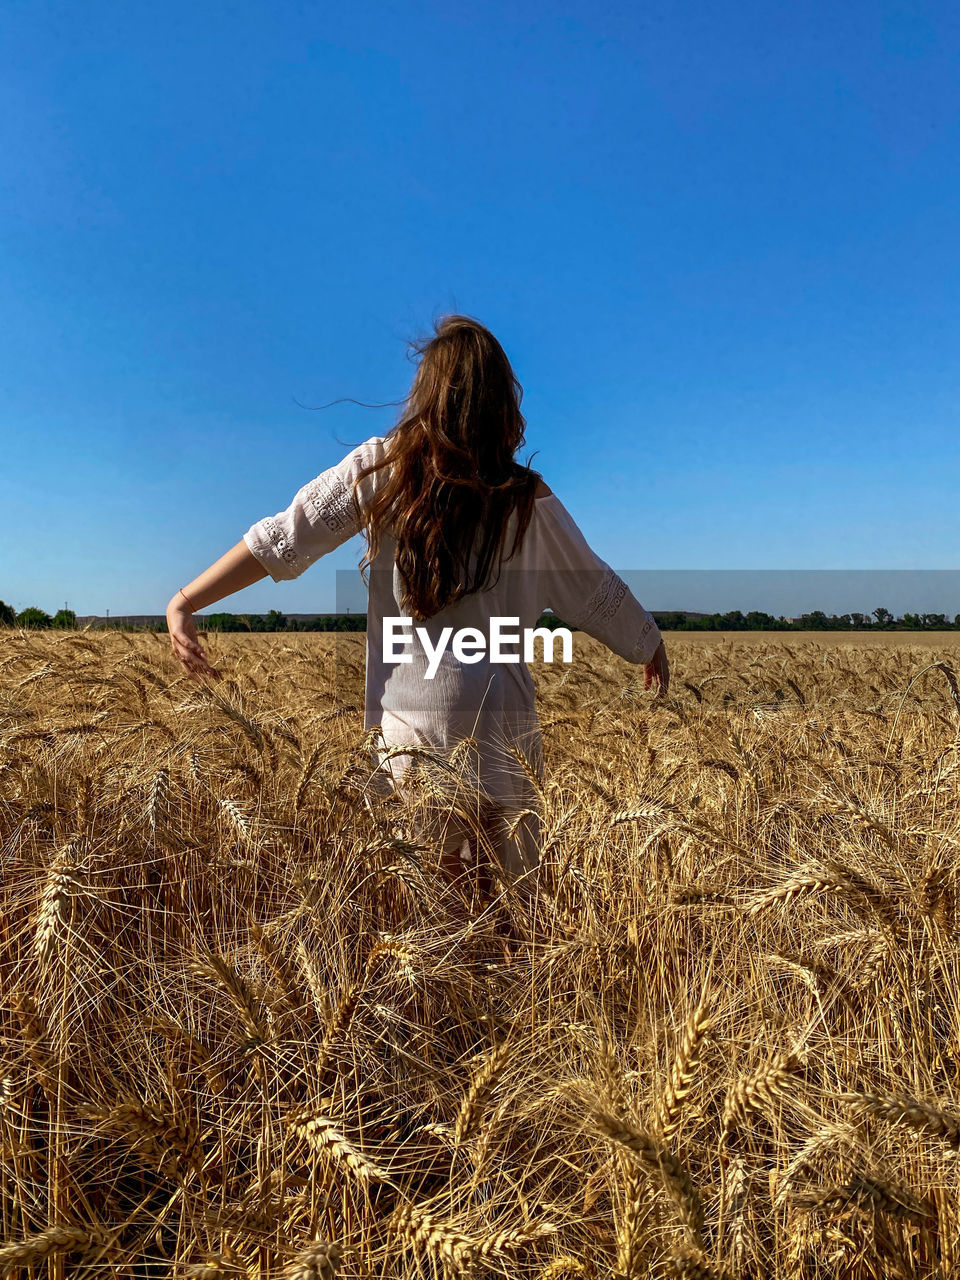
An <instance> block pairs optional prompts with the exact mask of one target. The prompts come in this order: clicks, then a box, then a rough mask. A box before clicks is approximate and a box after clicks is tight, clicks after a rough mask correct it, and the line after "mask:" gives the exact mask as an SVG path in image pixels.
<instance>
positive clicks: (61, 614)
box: [53, 609, 77, 631]
mask: <svg viewBox="0 0 960 1280" xmlns="http://www.w3.org/2000/svg"><path fill="white" fill-rule="evenodd" d="M53 625H54V626H55V627H58V628H60V629H61V630H66V631H71V630H73V628H74V627H75V626H76V625H77V615H76V614H75V613H74V611H73V610H72V609H58V610H57V612H56V613H55V614H54V615H53Z"/></svg>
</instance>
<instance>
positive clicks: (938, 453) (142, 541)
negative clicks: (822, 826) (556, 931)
mask: <svg viewBox="0 0 960 1280" xmlns="http://www.w3.org/2000/svg"><path fill="white" fill-rule="evenodd" d="M958 72H960V10H958V8H957V6H956V5H955V4H953V3H952V2H947V0H944V2H943V3H927V4H924V3H907V2H904V3H884V2H883V0H874V2H871V3H867V2H866V0H847V2H846V3H844V4H841V5H837V4H835V3H827V2H826V0H819V2H817V3H805V2H804V0H795V2H792V3H790V4H773V5H772V4H769V3H759V0H731V3H728V4H716V3H715V2H714V0H711V2H710V3H706V2H703V0H682V2H680V0H677V2H676V3H663V2H661V0H657V2H655V3H646V2H644V0H640V2H638V3H624V4H614V3H605V2H598V0H578V2H577V3H573V2H572V0H564V3H558V4H545V3H541V2H539V0H527V2H526V3H522V4H516V3H509V4H507V3H499V2H497V3H493V2H491V0H478V2H477V3H474V4H470V5H462V4H456V3H453V2H452V0H451V2H450V3H447V4H443V5H440V4H437V3H433V2H430V0H428V2H427V3H421V4H418V5H409V4H400V3H382V2H375V3H357V4H339V5H328V4H307V3H295V2H293V0H275V2H274V3H270V4H266V3H262V2H258V3H253V2H252V0H236V2H234V3H222V2H220V0H204V2H203V3H201V4H197V3H196V2H195V0H192V2H191V3H185V2H183V0H164V3H162V4H157V3H145V2H143V0H128V2H126V3H120V2H119V0H116V2H115V3H104V2H103V0H88V3H84V4H75V3H69V4H68V3H45V2H44V0H4V2H3V3H2V5H0V153H2V155H3V173H2V177H0V231H2V271H0V430H2V433H3V453H2V469H0V508H2V521H0V540H2V541H0V598H3V599H5V600H6V601H7V602H8V603H10V604H13V605H14V606H15V607H16V608H23V607H25V606H26V605H28V604H36V605H39V606H40V607H42V608H45V609H47V610H49V611H53V610H55V609H57V608H59V607H60V606H62V605H63V603H64V601H69V603H70V606H71V607H72V608H74V609H75V610H76V611H77V612H78V613H81V614H83V613H103V612H104V611H105V609H107V608H109V609H110V610H111V612H112V613H114V614H117V613H125V612H143V613H157V612H162V610H163V608H164V606H165V604H166V602H167V600H168V599H169V597H170V595H171V594H172V593H173V592H174V591H175V590H176V588H177V587H178V586H179V585H180V584H181V583H184V582H187V581H189V580H190V579H191V578H192V577H194V576H195V575H196V574H197V573H198V572H199V571H200V570H202V569H203V568H204V567H206V565H207V564H209V563H210V562H211V561H212V560H214V559H216V558H217V557H218V556H219V555H220V554H221V553H222V552H223V551H225V550H226V549H227V548H228V547H229V546H231V545H232V544H233V543H235V542H236V541H237V540H238V539H239V538H240V536H241V535H242V534H243V532H244V531H245V530H246V529H247V528H248V527H249V525H250V524H252V523H253V522H254V521H255V520H257V519H259V518H260V517H261V516H263V515H267V514H272V513H274V512H276V511H278V510H279V509H281V508H282V507H284V506H286V504H287V503H288V501H289V500H290V498H291V497H292V495H293V493H294V492H295V491H296V489H297V488H298V487H299V486H300V485H301V484H303V483H304V482H305V481H306V480H308V479H310V478H311V477H312V476H314V475H315V474H316V473H317V472H319V471H321V470H323V469H324V468H325V467H327V466H329V465H331V464H332V463H333V462H335V461H337V460H338V458H339V457H340V456H342V454H343V453H344V452H345V451H346V449H347V448H348V447H350V446H352V445H353V444H355V443H357V442H359V441H360V440H362V439H364V438H365V437H367V436H369V435H372V434H377V433H382V432H384V431H386V430H387V429H388V428H389V427H390V426H391V425H392V423H393V421H394V420H395V412H396V411H395V410H393V409H383V410H367V409H360V408H357V407H355V406H352V405H339V406H337V407H336V408H334V409H330V410H327V411H325V412H322V413H321V412H313V413H312V412H308V411H307V410H306V409H304V408H301V407H299V405H298V403H297V401H300V402H302V403H303V404H307V405H315V404H320V403H323V402H326V401H329V400H333V399H335V398H337V397H341V396H353V397H355V398H357V399H359V400H366V401H388V400H397V399H399V398H401V397H402V396H403V395H404V393H405V392H406V390H407V388H408V386H409V382H410V378H411V376H412V371H413V366H412V365H411V364H410V363H409V361H408V358H407V352H406V341H407V339H408V338H410V337H411V336H414V335H416V334H420V333H423V332H424V331H425V330H426V329H427V328H428V327H429V325H430V321H431V319H432V317H433V316H435V315H437V314H440V313H442V312H444V311H448V310H460V311H465V312H467V313H469V314H472V315H474V316H477V317H478V318H479V319H480V320H482V321H483V322H484V323H485V324H487V325H489V326H490V327H491V328H492V329H493V330H494V332H495V333H496V334H497V335H498V336H499V337H500V339H501V341H502V342H503V344H504V347H505V348H506V350H507V353H508V355H509V356H510V358H511V359H512V361H513V363H514V366H515V368H516V370H517V373H518V376H519V377H520V380H521V382H522V383H523V385H524V387H525V392H526V394H525V397H524V411H525V413H526V415H527V418H528V446H529V447H530V449H532V450H537V451H538V456H537V458H536V459H535V462H534V465H536V466H538V467H539V468H540V469H541V470H542V471H543V472H544V474H545V476H546V478H547V480H548V482H549V483H550V484H551V485H552V486H553V488H554V489H555V490H556V492H557V493H558V494H559V495H560V496H561V498H562V499H563V500H564V502H565V503H566V505H567V506H568V507H569V509H570V510H571V511H572V513H573V514H574V516H575V517H576V519H577V520H578V521H579V522H580V524H581V526H582V527H583V529H584V531H585V532H586V534H587V536H588V538H589V539H590V541H591V542H592V544H593V545H594V546H595V547H596V549H597V550H598V551H599V552H600V554H601V555H603V556H604V557H605V558H606V559H608V560H609V561H610V562H611V563H613V564H614V565H615V566H616V567H617V568H620V569H622V570H628V569H669V568H698V569H699V568H727V569H729V568H778V567H787V568H842V567H859V568H883V567H898V568H951V569H952V568H955V567H956V566H957V565H958V563H960V557H958V554H957V529H958V515H957V512H958V489H960V465H958V447H960V446H958V442H960V431H958V425H960V424H958V417H960V414H958V406H960V362H958V359H957V353H958V352H960V75H958ZM356 555H357V545H356V543H352V544H350V545H348V546H347V547H346V548H341V550H340V551H338V552H337V553H335V555H334V556H332V557H330V558H329V560H328V561H325V562H321V563H320V564H318V565H316V566H314V567H313V568H311V569H310V570H309V571H308V572H307V573H306V574H305V575H303V576H302V577H301V578H299V579H298V580H297V581H295V582H292V583H286V584H282V585H278V584H274V583H272V582H270V581H269V580H268V581H266V582H265V583H260V584H257V585H256V586H254V587H252V588H250V589H248V590H247V591H245V592H242V593H240V594H239V595H237V596H235V597H232V598H231V600H230V603H229V605H227V606H225V607H229V608H236V609H238V610H240V609H249V610H265V609H268V608H271V607H276V608H279V609H282V610H284V611H288V612H298V611H311V610H315V609H317V610H321V609H327V608H332V607H333V604H334V570H335V569H337V568H341V569H342V568H343V567H345V566H347V565H349V564H351V563H353V562H354V561H355V559H356ZM644 603H646V604H648V605H649V606H650V607H657V605H658V601H656V600H647V601H644ZM671 603H672V604H675V603H676V602H673V601H671ZM873 603H874V604H879V603H881V602H880V601H874V602H873ZM737 604H738V601H736V600H731V601H730V607H735V606H736V605H737ZM688 607H691V608H696V607H697V602H696V601H690V602H688ZM944 607H949V606H948V605H945V606H944ZM957 609H960V601H958V602H957ZM950 611H951V612H953V611H954V610H952V609H951V610H950Z"/></svg>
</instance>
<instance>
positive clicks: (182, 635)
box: [167, 596, 223, 681]
mask: <svg viewBox="0 0 960 1280" xmlns="http://www.w3.org/2000/svg"><path fill="white" fill-rule="evenodd" d="M178 599H179V597H178V596H174V598H173V600H171V601H170V603H169V604H168V605H167V630H168V631H169V632H170V644H171V646H172V648H173V656H174V657H175V658H176V659H177V661H178V662H179V663H180V664H181V666H182V667H183V669H184V670H185V671H186V672H187V674H188V675H190V676H193V678H194V679H195V680H200V681H202V680H203V677H204V676H205V675H206V676H210V677H211V678H212V679H214V680H222V679H223V676H222V674H221V672H219V671H218V670H217V668H216V667H213V666H211V665H210V663H209V661H208V660H207V655H206V654H205V653H204V651H203V648H202V647H201V645H200V637H199V636H198V635H197V624H196V623H195V622H194V620H193V613H192V612H191V611H190V609H188V608H187V606H186V605H185V604H184V603H183V602H182V601H181V603H180V604H177V603H176V601H177V600H178Z"/></svg>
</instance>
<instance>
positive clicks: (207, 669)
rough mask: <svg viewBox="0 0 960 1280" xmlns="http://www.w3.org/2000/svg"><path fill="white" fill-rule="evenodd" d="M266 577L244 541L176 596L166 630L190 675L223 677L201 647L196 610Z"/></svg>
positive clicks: (177, 655) (172, 602) (174, 650)
mask: <svg viewBox="0 0 960 1280" xmlns="http://www.w3.org/2000/svg"><path fill="white" fill-rule="evenodd" d="M266 576H267V571H266V569H265V568H264V567H263V565H262V564H261V563H260V562H259V560H257V558H256V557H255V556H254V554H253V552H252V551H251V550H250V548H249V547H248V546H247V544H246V542H244V541H243V539H241V540H240V541H239V542H238V543H237V544H236V546H233V547H231V548H230V550H229V551H228V552H226V554H225V555H222V556H221V557H220V559H219V560H217V561H216V562H215V563H214V564H212V565H211V566H210V568H209V569H204V571H203V573H201V574H200V575H199V576H198V577H196V578H194V580H193V581H192V582H188V583H186V584H185V585H184V587H183V588H182V590H179V591H178V592H177V594H176V595H175V596H174V597H173V599H172V600H171V601H170V603H169V604H168V605H167V630H168V631H169V632H170V644H171V646H172V647H173V653H174V656H175V657H176V658H177V660H178V661H179V662H180V663H181V665H182V666H183V668H184V670H185V671H186V672H187V673H188V674H189V675H192V676H195V677H196V678H197V679H198V680H199V679H200V678H201V677H202V676H204V675H208V676H212V677H213V678H214V679H215V680H219V679H220V678H221V676H220V672H219V671H218V670H217V669H216V667H213V666H211V665H210V663H209V661H208V660H207V655H206V654H205V653H204V651H203V648H202V646H201V644H200V638H199V636H198V635H197V627H196V623H195V622H194V620H193V615H194V613H195V611H196V610H197V609H205V608H206V606H207V605H209V604H215V603H216V601H218V600H222V599H223V598H224V596H232V595H233V594H234V592H235V591H242V590H243V588H244V587H249V586H252V584H253V583H254V582H259V581H260V579H261V578H265V577H266Z"/></svg>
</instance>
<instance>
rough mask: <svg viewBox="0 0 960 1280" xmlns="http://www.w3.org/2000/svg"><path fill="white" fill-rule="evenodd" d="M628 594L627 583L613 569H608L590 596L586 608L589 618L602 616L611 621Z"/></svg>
mask: <svg viewBox="0 0 960 1280" xmlns="http://www.w3.org/2000/svg"><path fill="white" fill-rule="evenodd" d="M626 594H627V584H626V583H625V582H624V580H623V579H622V578H621V577H620V575H619V574H618V573H615V572H614V571H613V569H608V570H607V572H606V573H605V574H604V575H603V581H602V582H601V583H600V585H599V587H597V589H596V591H595V592H594V593H593V595H592V596H591V597H590V603H589V604H588V605H587V609H586V617H587V618H588V619H593V618H601V619H603V620H604V621H605V622H607V621H609V620H610V619H611V618H612V617H613V615H614V614H615V613H616V612H617V610H618V609H619V608H620V605H621V604H622V603H623V598H624V596H625V595H626Z"/></svg>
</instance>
